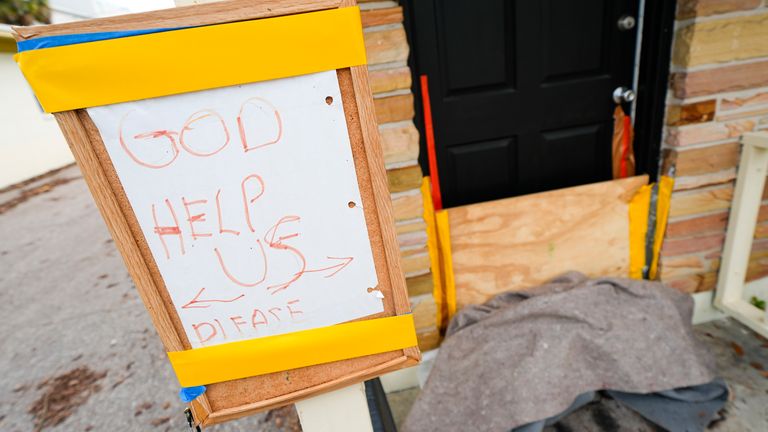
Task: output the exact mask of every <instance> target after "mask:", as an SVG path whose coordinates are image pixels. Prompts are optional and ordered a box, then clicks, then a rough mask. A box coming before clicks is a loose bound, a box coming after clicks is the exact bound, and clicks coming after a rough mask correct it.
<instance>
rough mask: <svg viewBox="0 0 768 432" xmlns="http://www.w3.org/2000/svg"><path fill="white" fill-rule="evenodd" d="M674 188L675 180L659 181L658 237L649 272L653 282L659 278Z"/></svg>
mask: <svg viewBox="0 0 768 432" xmlns="http://www.w3.org/2000/svg"><path fill="white" fill-rule="evenodd" d="M674 186H675V179H673V178H672V177H667V176H662V177H661V179H660V180H659V192H658V193H659V195H658V197H657V199H658V201H657V204H656V233H655V234H656V236H655V237H654V239H653V260H652V261H651V269H650V271H649V278H650V279H651V280H655V279H656V278H657V272H658V267H659V255H660V253H661V246H662V244H663V243H664V234H665V233H666V230H667V219H669V208H670V204H671V202H672V189H673V188H674Z"/></svg>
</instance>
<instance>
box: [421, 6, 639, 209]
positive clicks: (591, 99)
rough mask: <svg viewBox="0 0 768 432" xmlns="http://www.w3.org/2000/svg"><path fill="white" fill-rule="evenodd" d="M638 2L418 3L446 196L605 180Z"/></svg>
mask: <svg viewBox="0 0 768 432" xmlns="http://www.w3.org/2000/svg"><path fill="white" fill-rule="evenodd" d="M636 9H637V0H611V1H609V0H578V1H574V0H571V1H568V0H539V1H530V0H484V1H477V2H468V1H466V0H418V1H415V2H413V9H412V10H413V17H412V19H413V26H414V28H415V33H416V38H415V40H414V42H415V43H414V45H415V46H414V51H415V60H416V69H417V71H418V73H419V74H426V75H428V77H429V86H430V88H429V91H430V98H431V100H430V102H431V104H432V116H433V117H432V121H433V125H434V128H435V142H436V149H435V150H436V153H437V159H438V161H437V162H438V168H439V170H440V181H441V188H442V190H443V202H444V204H445V205H446V206H456V205H461V204H467V203H472V202H478V201H485V200H489V199H496V198H502V197H507V196H513V195H517V194H523V193H531V192H537V191H542V190H548V189H553V188H560V187H566V186H572V185H577V184H583V183H589V182H595V181H600V180H606V179H608V178H610V175H611V158H610V152H611V139H610V138H611V136H610V134H611V129H612V114H613V108H614V104H613V101H612V97H611V94H612V92H613V89H614V88H615V87H618V86H620V85H624V86H630V85H631V83H632V77H631V73H632V65H633V60H634V48H635V30H631V31H626V32H622V31H620V30H619V29H618V28H617V26H616V21H617V20H618V19H619V17H620V16H622V15H624V14H631V15H634V13H635V11H636Z"/></svg>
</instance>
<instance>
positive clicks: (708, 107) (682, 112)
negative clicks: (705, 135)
mask: <svg viewBox="0 0 768 432" xmlns="http://www.w3.org/2000/svg"><path fill="white" fill-rule="evenodd" d="M716 104H717V101H716V100H715V99H709V100H705V101H701V102H694V103H690V104H685V105H670V106H669V108H668V109H667V124H668V125H670V126H683V125H687V124H693V123H704V122H708V121H711V120H712V119H713V118H714V117H715V105H716Z"/></svg>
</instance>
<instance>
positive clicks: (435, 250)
mask: <svg viewBox="0 0 768 432" xmlns="http://www.w3.org/2000/svg"><path fill="white" fill-rule="evenodd" d="M421 196H422V198H423V199H424V214H423V216H424V222H426V223H427V250H429V267H430V270H431V273H432V297H434V299H435V305H436V306H437V313H436V314H435V316H436V321H437V322H436V323H435V324H436V325H437V328H438V329H439V328H443V327H444V325H445V324H447V323H445V322H444V321H445V320H444V318H445V317H444V316H443V315H444V313H443V307H444V304H443V297H444V293H443V280H442V268H441V266H440V246H439V245H438V239H437V227H436V226H435V207H434V205H433V204H432V192H431V188H430V183H429V176H426V177H424V178H423V179H422V180H421Z"/></svg>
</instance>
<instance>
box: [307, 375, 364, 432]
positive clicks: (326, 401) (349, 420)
mask: <svg viewBox="0 0 768 432" xmlns="http://www.w3.org/2000/svg"><path fill="white" fill-rule="evenodd" d="M296 411H298V412H299V420H301V427H302V429H303V430H304V432H373V425H372V424H371V415H370V413H369V412H368V401H367V399H366V398H365V385H364V384H363V383H359V384H355V385H353V386H349V387H345V388H343V389H341V390H336V391H333V392H330V393H326V394H322V395H320V396H316V397H313V398H312V399H307V400H303V401H301V402H297V403H296Z"/></svg>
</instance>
